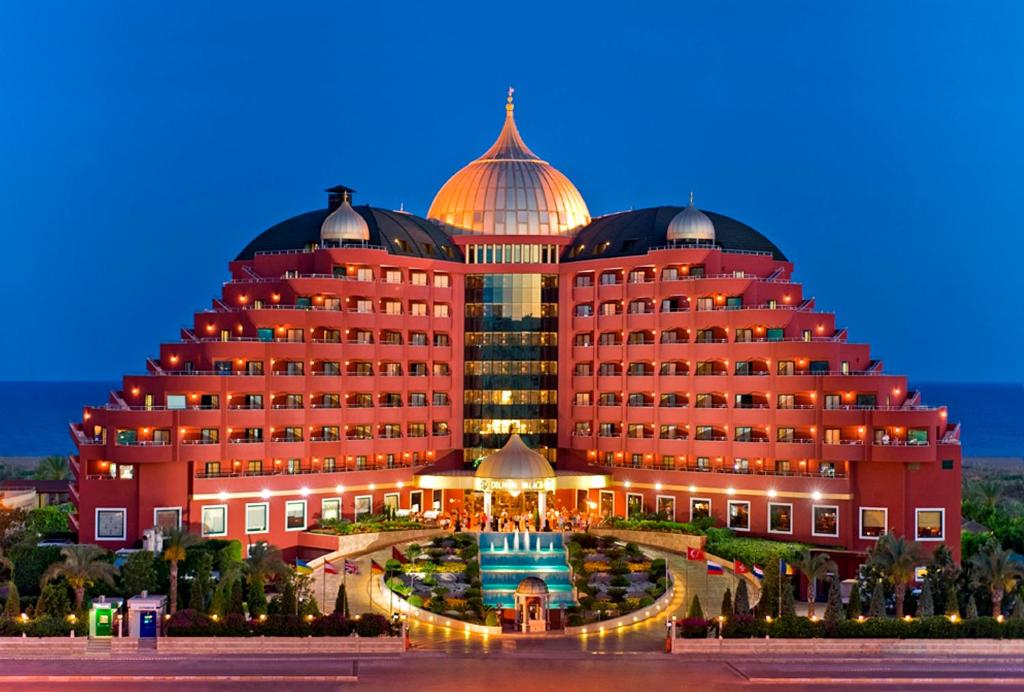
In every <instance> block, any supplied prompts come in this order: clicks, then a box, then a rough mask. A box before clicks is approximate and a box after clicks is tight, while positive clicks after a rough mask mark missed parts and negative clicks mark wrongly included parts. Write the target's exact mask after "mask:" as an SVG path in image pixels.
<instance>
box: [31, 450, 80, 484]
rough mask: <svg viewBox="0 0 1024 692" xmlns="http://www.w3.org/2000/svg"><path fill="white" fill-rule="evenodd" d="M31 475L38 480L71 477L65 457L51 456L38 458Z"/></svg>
mask: <svg viewBox="0 0 1024 692" xmlns="http://www.w3.org/2000/svg"><path fill="white" fill-rule="evenodd" d="M32 477H33V478H35V479H36V480H39V481H66V480H70V479H71V466H70V465H69V464H68V458H67V457H61V456H52V457H45V458H43V459H40V460H39V463H38V464H37V465H36V470H35V471H33V472H32Z"/></svg>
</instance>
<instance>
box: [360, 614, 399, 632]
mask: <svg viewBox="0 0 1024 692" xmlns="http://www.w3.org/2000/svg"><path fill="white" fill-rule="evenodd" d="M390 630H391V625H390V623H389V622H388V618H387V616H385V615H379V614H377V613H363V614H362V615H360V616H359V619H358V620H356V634H358V635H359V636H360V637H379V636H381V635H383V634H388V633H389V632H390Z"/></svg>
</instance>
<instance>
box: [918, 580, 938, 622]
mask: <svg viewBox="0 0 1024 692" xmlns="http://www.w3.org/2000/svg"><path fill="white" fill-rule="evenodd" d="M934 615H935V601H934V599H933V598H932V583H931V582H930V581H926V582H925V583H924V586H923V587H921V598H919V599H918V600H917V617H919V618H930V617H932V616H934Z"/></svg>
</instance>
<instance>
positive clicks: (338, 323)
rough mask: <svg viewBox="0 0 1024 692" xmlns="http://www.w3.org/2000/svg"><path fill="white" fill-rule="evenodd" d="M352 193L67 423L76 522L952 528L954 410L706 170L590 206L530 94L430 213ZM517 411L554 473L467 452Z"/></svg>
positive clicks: (864, 532)
mask: <svg viewBox="0 0 1024 692" xmlns="http://www.w3.org/2000/svg"><path fill="white" fill-rule="evenodd" d="M351 193H352V191H351V190H349V189H348V188H344V187H336V188H332V189H330V190H328V205H327V208H326V209H321V210H318V211H311V212H308V213H305V214H301V215H299V216H296V217H294V218H291V219H288V220H286V221H283V222H281V223H279V224H277V225H276V226H273V227H272V228H270V229H269V230H267V231H265V232H263V233H262V234H260V235H259V236H258V237H256V239H255V240H253V241H252V242H251V243H250V244H249V245H248V246H247V247H246V248H245V249H243V250H242V252H241V253H240V254H239V255H238V257H237V258H235V260H233V261H232V262H230V264H229V269H230V274H231V279H230V280H229V281H228V282H226V283H225V284H224V285H223V289H222V291H221V295H220V296H219V297H217V298H214V299H213V302H212V304H211V305H210V306H209V307H208V308H207V309H205V310H202V311H201V312H198V313H196V315H195V322H194V325H193V326H192V327H191V328H186V329H183V330H182V333H181V338H180V339H179V340H178V341H174V342H171V343H165V344H162V345H161V346H160V352H159V354H158V355H156V356H153V357H151V358H149V359H148V360H146V367H145V372H144V373H142V374H135V375H127V376H125V377H124V379H123V387H122V388H121V389H120V391H116V392H112V393H111V396H110V400H109V401H108V402H107V403H106V404H103V405H100V406H93V407H87V408H86V409H85V410H84V413H83V416H82V420H81V422H79V423H74V424H73V425H72V426H71V432H72V435H73V437H74V441H75V443H76V445H77V448H78V453H77V455H76V456H74V457H73V458H72V466H73V469H74V473H75V477H76V480H75V484H74V486H73V492H72V495H73V498H74V501H75V503H76V504H77V508H78V510H77V514H76V515H75V516H74V521H75V524H76V525H77V528H78V531H79V534H80V537H81V540H83V541H95V542H96V543H98V544H99V545H101V546H104V547H108V548H117V547H123V546H131V545H134V544H137V543H138V541H139V540H140V538H141V537H142V535H143V532H145V531H146V530H147V529H150V528H152V527H154V526H167V525H177V524H184V525H187V526H189V527H191V528H192V530H194V531H195V532H197V533H202V534H203V535H206V536H223V537H230V538H237V539H240V540H242V541H243V542H244V543H254V542H256V541H264V540H265V541H269V542H271V543H274V544H276V545H278V546H280V547H282V548H284V549H285V550H286V551H288V552H289V553H290V554H294V553H295V551H297V550H304V549H306V548H312V547H315V546H314V545H313V544H312V543H310V540H311V539H310V538H309V537H310V534H309V533H307V529H310V528H313V527H315V526H316V524H317V523H318V522H319V521H321V520H322V519H328V518H345V519H355V518H357V517H359V516H361V515H367V514H370V513H379V512H381V511H382V508H383V507H384V506H386V505H391V506H394V507H396V508H399V509H409V510H413V511H416V510H420V511H430V510H442V511H443V510H452V509H456V508H462V507H470V506H473V507H476V508H480V507H482V506H483V505H482V502H483V501H484V494H485V493H486V504H487V506H488V507H491V508H493V509H496V508H497V507H499V506H501V505H502V504H503V503H510V502H511V503H515V506H520V504H519V503H521V502H522V501H524V499H525V498H527V497H528V498H529V500H530V503H531V506H533V504H535V503H536V504H539V503H540V502H541V501H542V499H543V501H544V503H545V504H546V505H547V506H548V507H566V508H570V509H576V508H578V509H581V510H586V511H590V512H593V513H599V514H601V515H619V516H627V515H629V516H632V515H636V514H639V513H653V512H661V513H663V514H665V515H668V517H671V518H674V519H676V520H679V521H687V520H690V519H691V518H696V517H700V516H702V515H710V516H711V517H713V518H714V520H715V522H716V523H717V524H718V525H722V526H728V527H731V528H732V529H734V530H735V531H737V532H744V533H749V534H750V535H755V536H764V537H769V538H779V539H786V540H798V541H805V542H808V543H812V544H816V545H824V546H831V547H832V548H833V549H834V550H836V551H839V550H840V549H845V550H848V551H851V552H852V553H856V552H858V551H863V550H864V549H866V548H867V547H869V545H870V544H871V542H872V541H873V540H874V539H875V538H876V537H877V536H878V535H879V534H880V533H882V532H884V531H896V532H898V533H900V534H903V535H906V536H908V537H912V538H914V539H915V540H918V541H933V542H945V543H946V544H948V545H949V547H950V549H952V550H953V552H954V553H955V554H956V555H959V543H960V541H959V534H960V529H959V508H960V474H961V466H960V442H959V426H958V425H954V424H952V423H951V422H950V421H948V420H947V414H946V409H945V408H943V407H936V406H929V405H926V404H925V403H924V402H923V400H922V398H921V395H920V393H918V392H916V391H911V390H909V389H908V387H907V380H906V377H904V376H900V375H893V374H889V373H886V372H885V371H884V370H883V367H882V362H881V361H880V360H878V359H876V358H874V357H872V354H871V351H870V347H869V346H868V345H867V344H863V343H855V342H851V341H850V340H849V338H848V336H849V335H848V334H847V331H846V330H845V329H844V328H842V327H839V326H837V325H836V322H835V316H834V315H833V314H831V313H828V312H822V311H819V310H818V309H816V307H815V303H814V299H813V298H811V297H808V296H806V295H805V294H804V290H803V287H802V285H801V284H800V283H797V282H795V281H794V280H793V264H792V263H791V262H790V261H789V260H787V258H786V256H785V255H784V254H783V252H782V251H781V250H780V249H779V248H778V247H776V246H775V245H774V244H773V243H772V242H771V241H769V240H768V239H767V238H765V237H764V236H763V235H761V234H760V233H758V232H757V231H755V230H754V229H752V228H750V227H749V226H746V225H745V224H743V223H741V222H739V221H736V220H734V219H731V218H729V217H727V216H723V215H720V214H715V213H712V212H708V211H699V210H698V209H697V208H696V207H695V206H694V203H693V199H692V196H691V199H690V203H689V206H687V207H685V208H682V207H669V206H666V207H655V208H650V209H640V210H635V211H627V212H620V213H615V214H608V215H606V216H601V217H598V218H595V219H591V217H590V215H589V212H588V210H587V207H586V204H585V203H584V200H583V198H582V196H581V195H580V193H579V192H578V191H577V189H576V188H575V187H574V186H573V184H572V183H571V182H570V181H569V180H568V178H566V177H565V176H564V175H563V174H562V173H560V172H559V171H557V170H556V169H555V168H554V167H552V166H551V165H549V164H548V163H547V162H545V161H543V160H540V159H539V158H538V157H537V156H536V155H535V154H534V153H533V152H532V151H530V149H529V148H528V147H527V146H526V145H525V143H524V142H523V140H522V138H521V137H520V135H519V132H518V131H517V129H516V125H515V121H514V119H513V104H512V100H511V97H510V98H509V102H508V105H507V106H506V118H505V123H504V127H503V129H502V132H501V134H500V136H499V137H498V139H497V141H496V142H495V143H494V145H493V146H491V148H490V149H488V150H487V151H486V152H485V153H484V154H483V155H482V156H481V157H480V158H479V159H477V160H475V161H473V162H471V163H469V164H468V165H467V166H466V167H464V168H463V169H462V170H460V171H459V172H458V173H456V174H455V175H454V176H453V177H452V178H451V179H450V180H449V181H448V182H447V183H445V185H444V186H443V187H442V188H441V190H440V191H439V192H438V193H437V196H436V198H435V199H434V202H433V204H432V205H431V207H430V210H429V212H428V213H427V218H421V217H418V216H414V215H412V214H409V213H405V212H398V211H388V210H385V209H379V208H375V207H371V206H352V205H351V203H350V200H351ZM512 432H518V433H519V434H520V435H521V437H522V439H523V440H524V441H525V442H526V443H527V444H528V445H529V446H530V447H531V448H532V449H534V450H536V451H538V452H540V453H541V454H542V455H544V457H546V458H547V459H548V460H549V461H550V462H551V464H552V465H553V467H554V469H555V471H554V477H548V478H542V479H533V480H530V479H525V480H521V481H517V480H515V479H511V480H510V479H504V480H502V479H498V480H495V479H490V480H488V479H479V478H475V477H474V474H473V468H474V467H475V466H476V465H477V464H479V462H480V460H481V459H482V458H484V457H485V456H487V455H488V454H489V453H491V452H492V451H494V450H496V449H498V448H501V447H502V446H503V445H504V444H505V442H506V441H507V440H508V439H509V437H510V433H512ZM481 480H483V482H481ZM521 490H522V491H523V492H524V497H519V495H520V491H521ZM492 501H493V503H494V504H493V505H492Z"/></svg>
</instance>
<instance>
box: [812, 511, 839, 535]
mask: <svg viewBox="0 0 1024 692" xmlns="http://www.w3.org/2000/svg"><path fill="white" fill-rule="evenodd" d="M811 522H812V523H811V535H813V536H838V535H839V507H838V506H836V505H814V506H813V507H812V508H811Z"/></svg>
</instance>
